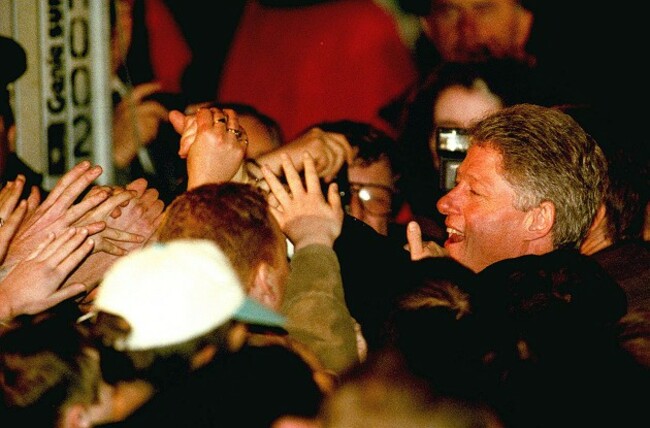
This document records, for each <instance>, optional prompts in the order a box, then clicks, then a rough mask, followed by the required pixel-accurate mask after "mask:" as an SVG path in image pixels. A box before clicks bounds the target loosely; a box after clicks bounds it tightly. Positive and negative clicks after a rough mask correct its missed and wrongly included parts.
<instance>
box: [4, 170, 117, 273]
mask: <svg viewBox="0 0 650 428" xmlns="http://www.w3.org/2000/svg"><path fill="white" fill-rule="evenodd" d="M101 173H102V169H101V167H100V166H97V165H96V166H93V167H91V164H90V162H88V161H83V162H81V163H79V164H77V165H76V166H75V167H74V168H72V169H71V170H70V171H68V172H67V173H66V174H64V175H63V177H61V178H60V179H59V181H58V182H57V183H56V185H55V186H54V188H53V189H52V191H51V192H50V194H49V195H48V196H47V198H45V200H44V201H43V202H42V203H41V204H40V205H38V206H36V207H34V205H33V202H34V201H36V200H38V195H34V194H32V195H30V197H29V198H28V200H27V214H26V215H25V217H24V219H23V221H22V222H21V224H20V226H19V227H18V231H17V232H16V234H15V236H14V238H13V239H12V241H11V243H10V244H9V248H8V250H7V254H6V257H5V260H4V264H5V265H9V266H12V265H15V264H16V263H18V262H19V261H20V260H23V259H25V258H26V257H27V256H28V255H29V254H30V253H31V252H32V251H34V250H35V249H36V248H37V247H38V246H39V244H40V243H41V242H43V241H45V239H46V238H47V237H48V236H49V234H50V233H54V235H55V236H58V235H59V234H60V233H61V232H62V231H63V230H65V229H67V228H68V227H70V226H71V225H72V224H74V223H75V222H77V221H78V220H79V219H80V218H81V217H82V216H84V215H85V214H86V213H87V212H88V211H90V210H92V209H93V208H94V207H96V206H97V205H99V204H101V203H102V202H103V201H104V200H106V199H107V198H108V196H109V195H108V193H107V192H97V193H96V194H94V195H92V196H90V197H88V198H85V199H83V200H82V201H81V202H79V203H77V204H74V202H75V200H76V199H77V198H78V197H79V195H81V193H82V192H83V191H84V190H85V189H86V188H87V187H88V186H89V185H90V184H91V183H92V182H93V181H94V180H95V179H96V178H97V177H99V176H100V175H101ZM30 200H31V201H30ZM73 204H74V205H73ZM84 226H85V228H86V229H88V232H89V234H91V235H92V234H94V233H97V232H99V231H101V230H103V228H104V227H105V224H104V223H102V222H95V223H91V224H85V225H84Z"/></svg>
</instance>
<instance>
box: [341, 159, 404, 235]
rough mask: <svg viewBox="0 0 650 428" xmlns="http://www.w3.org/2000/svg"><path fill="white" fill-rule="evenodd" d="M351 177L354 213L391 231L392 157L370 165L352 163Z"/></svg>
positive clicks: (373, 225) (380, 228) (374, 226)
mask: <svg viewBox="0 0 650 428" xmlns="http://www.w3.org/2000/svg"><path fill="white" fill-rule="evenodd" d="M348 180H349V181H350V207H349V211H350V215H351V216H353V217H356V218H358V219H359V220H361V221H363V222H364V223H366V224H368V225H370V226H371V227H372V228H373V229H375V230H376V231H377V232H379V233H381V234H382V235H387V234H388V223H389V221H390V220H391V219H392V212H391V207H392V201H393V190H392V189H393V173H392V169H391V167H390V163H389V161H388V160H387V159H385V158H382V159H379V160H377V161H376V162H373V163H372V164H370V165H366V166H363V165H359V164H353V165H351V166H349V167H348Z"/></svg>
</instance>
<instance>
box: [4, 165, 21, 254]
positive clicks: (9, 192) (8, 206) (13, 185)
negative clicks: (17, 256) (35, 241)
mask: <svg viewBox="0 0 650 428" xmlns="http://www.w3.org/2000/svg"><path fill="white" fill-rule="evenodd" d="M24 187H25V177H24V176H22V175H19V176H18V177H16V180H15V181H9V182H7V184H6V185H5V186H4V187H3V188H2V189H1V190H0V264H1V263H2V262H3V261H4V258H5V255H6V254H7V250H8V249H9V243H10V242H11V240H12V239H13V237H14V235H15V234H16V232H17V231H18V228H19V227H20V224H21V223H22V221H23V219H24V218H25V214H27V201H20V202H18V200H19V199H20V195H21V194H22V192H23V188H24Z"/></svg>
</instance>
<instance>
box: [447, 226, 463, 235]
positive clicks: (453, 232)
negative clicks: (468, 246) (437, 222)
mask: <svg viewBox="0 0 650 428" xmlns="http://www.w3.org/2000/svg"><path fill="white" fill-rule="evenodd" d="M447 233H448V234H450V235H462V234H463V233H462V232H461V231H460V230H457V229H454V228H452V227H448V228H447Z"/></svg>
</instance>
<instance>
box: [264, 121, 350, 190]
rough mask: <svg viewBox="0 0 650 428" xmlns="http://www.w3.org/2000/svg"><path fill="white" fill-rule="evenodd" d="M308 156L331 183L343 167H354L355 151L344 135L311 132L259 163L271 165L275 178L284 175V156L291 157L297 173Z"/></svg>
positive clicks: (322, 175)
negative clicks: (346, 165)
mask: <svg viewBox="0 0 650 428" xmlns="http://www.w3.org/2000/svg"><path fill="white" fill-rule="evenodd" d="M304 152H308V153H309V154H310V155H311V157H312V159H313V160H314V166H315V168H316V172H317V174H318V176H319V177H322V178H323V179H324V180H325V181H326V182H328V183H329V182H330V181H332V180H333V179H334V178H335V177H336V174H337V173H338V172H339V170H340V169H341V167H342V166H343V164H344V163H345V162H347V163H348V164H351V163H352V161H353V160H354V156H355V152H354V149H353V148H352V146H351V145H350V143H349V142H348V140H347V139H346V138H345V136H344V135H343V134H338V133H335V132H325V131H323V130H322V129H320V128H311V129H310V130H309V131H307V132H305V133H304V134H303V135H301V136H300V137H298V138H296V139H295V140H293V141H291V142H289V143H287V144H284V145H283V146H281V147H279V148H277V149H275V150H272V151H271V152H268V153H265V154H263V155H261V156H259V157H258V158H257V162H258V163H259V164H260V165H261V164H264V165H267V166H268V167H269V168H270V169H271V171H273V172H274V173H275V174H280V172H281V168H282V158H281V156H282V154H287V155H288V156H289V157H290V158H291V160H292V161H293V164H294V165H295V167H296V169H297V170H298V171H302V169H303V167H304V165H303V153H304Z"/></svg>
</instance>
